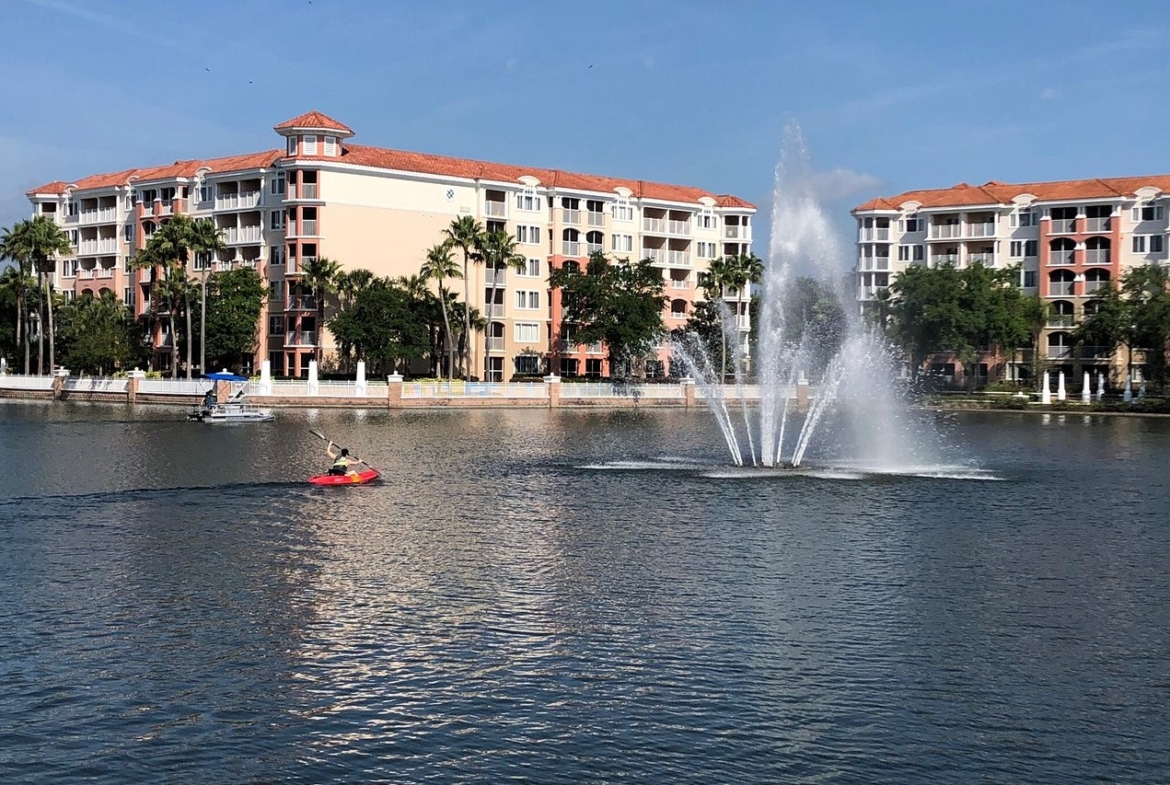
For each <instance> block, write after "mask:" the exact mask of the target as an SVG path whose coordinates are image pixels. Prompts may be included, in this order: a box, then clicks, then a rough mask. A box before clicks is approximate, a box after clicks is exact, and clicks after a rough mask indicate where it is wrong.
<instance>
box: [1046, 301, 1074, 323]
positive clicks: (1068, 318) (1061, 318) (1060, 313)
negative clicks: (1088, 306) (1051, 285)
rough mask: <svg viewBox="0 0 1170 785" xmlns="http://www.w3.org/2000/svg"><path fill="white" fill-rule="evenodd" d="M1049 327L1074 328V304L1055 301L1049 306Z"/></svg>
mask: <svg viewBox="0 0 1170 785" xmlns="http://www.w3.org/2000/svg"><path fill="white" fill-rule="evenodd" d="M1048 308H1049V311H1048V326H1049V327H1072V326H1073V319H1074V313H1075V312H1074V309H1073V304H1072V303H1071V302H1069V301H1068V300H1054V301H1053V302H1052V303H1051V304H1049V306H1048Z"/></svg>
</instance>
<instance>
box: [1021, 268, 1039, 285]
mask: <svg viewBox="0 0 1170 785" xmlns="http://www.w3.org/2000/svg"><path fill="white" fill-rule="evenodd" d="M1024 286H1027V287H1035V286H1036V271H1035V270H1024Z"/></svg>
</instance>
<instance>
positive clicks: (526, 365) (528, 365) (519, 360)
mask: <svg viewBox="0 0 1170 785" xmlns="http://www.w3.org/2000/svg"><path fill="white" fill-rule="evenodd" d="M516 373H517V374H524V375H528V376H531V375H533V374H538V373H540V357H538V356H537V355H535V354H521V355H517V356H516Z"/></svg>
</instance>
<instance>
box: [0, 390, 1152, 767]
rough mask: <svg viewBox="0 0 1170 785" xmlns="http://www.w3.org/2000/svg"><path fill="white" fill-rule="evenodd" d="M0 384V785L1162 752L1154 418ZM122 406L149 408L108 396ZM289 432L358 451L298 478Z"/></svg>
mask: <svg viewBox="0 0 1170 785" xmlns="http://www.w3.org/2000/svg"><path fill="white" fill-rule="evenodd" d="M182 416H183V410H176V409H166V408H161V407H156V408H151V407H139V409H138V410H137V411H136V412H134V413H133V415H132V414H131V411H130V410H129V409H127V408H123V407H102V406H85V405H80V404H75V405H68V404H58V405H53V406H50V405H33V404H29V405H22V404H11V403H5V404H0V497H2V498H3V499H4V501H0V685H2V689H0V781H3V782H4V783H6V784H11V783H16V784H18V785H24V784H25V783H68V782H87V783H119V784H122V783H156V782H179V781H182V782H200V783H270V782H282V783H283V782H289V783H357V782H391V781H392V782H401V783H416V782H453V783H460V782H500V781H505V780H508V779H513V780H516V781H526V782H616V781H637V782H671V783H710V782H737V783H777V782H813V781H815V782H843V783H844V782H850V783H851V782H865V783H877V782H890V783H935V782H967V781H976V780H977V781H983V782H1004V783H1017V782H1029V783H1068V782H1087V781H1123V782H1127V783H1140V782H1151V783H1152V782H1164V781H1165V772H1166V771H1168V770H1170V737H1168V736H1167V734H1166V733H1165V728H1166V726H1167V723H1166V720H1167V715H1166V711H1167V709H1166V707H1167V706H1168V705H1170V581H1168V580H1167V577H1168V572H1170V567H1168V565H1170V489H1168V488H1167V480H1166V475H1165V471H1164V468H1163V467H1164V466H1165V465H1166V464H1167V461H1170V421H1167V420H1144V419H1128V418H1114V419H1104V418H1088V417H1080V416H1074V415H1061V416H1050V417H1046V418H1041V417H1038V416H1035V415H1032V416H1028V415H1006V414H1005V415H967V416H964V417H962V418H959V419H957V420H954V421H945V422H943V423H941V426H940V427H941V428H942V431H943V432H944V433H946V434H947V438H948V439H949V440H950V441H952V442H953V443H955V444H957V445H959V447H960V449H958V450H957V453H958V454H962V455H967V456H969V457H970V458H971V459H972V462H970V463H963V462H959V463H953V464H944V465H937V466H921V467H918V468H917V469H916V470H914V472H913V473H912V474H911V475H905V476H904V475H884V476H883V475H874V474H869V473H866V472H865V471H861V470H850V469H849V468H848V467H838V468H835V469H833V470H815V469H814V470H812V471H810V472H809V473H801V472H784V471H779V470H777V471H773V472H771V473H769V472H767V471H763V470H751V469H736V468H735V467H730V466H728V465H727V460H726V453H725V452H724V450H723V445H722V443H721V441H720V439H719V434H718V427H717V425H716V424H715V422H714V421H713V418H711V417H710V415H709V414H708V413H706V412H684V411H643V412H604V411H567V410H562V411H555V412H549V411H536V410H516V411H467V412H452V411H446V412H443V411H439V412H398V413H383V412H377V413H375V412H370V413H366V414H360V415H359V414H354V413H342V412H320V413H311V412H281V413H280V414H279V417H278V420H277V422H275V423H273V424H270V425H259V426H256V425H254V426H240V427H224V428H212V427H206V426H201V425H198V424H194V423H186V422H182V421H181V419H182ZM138 418H147V419H138ZM310 427H313V428H318V429H320V430H322V431H323V432H324V433H326V434H327V435H329V436H331V437H332V438H334V439H336V440H337V441H339V442H341V443H343V444H346V445H348V446H350V447H352V448H353V449H354V450H355V452H357V453H358V454H359V455H362V456H363V457H365V458H367V459H368V460H370V461H371V462H373V463H375V465H377V466H379V467H380V468H382V469H383V470H385V471H386V472H387V473H388V475H389V476H390V478H391V479H390V481H389V482H386V483H383V484H380V485H377V486H370V487H355V488H340V489H311V488H309V487H307V486H306V485H304V484H303V482H302V480H303V478H304V477H305V476H307V475H308V474H309V473H310V472H312V471H315V470H317V469H320V468H321V467H323V466H325V465H326V464H327V463H328V460H327V458H326V457H325V455H324V452H323V449H322V447H323V445H322V443H321V442H320V441H318V440H316V439H315V438H313V437H312V436H311V435H310V434H309V433H308V428H310Z"/></svg>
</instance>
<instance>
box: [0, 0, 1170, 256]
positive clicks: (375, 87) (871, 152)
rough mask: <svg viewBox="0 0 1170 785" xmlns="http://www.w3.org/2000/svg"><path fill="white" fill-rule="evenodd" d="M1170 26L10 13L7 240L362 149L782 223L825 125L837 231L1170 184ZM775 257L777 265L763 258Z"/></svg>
mask: <svg viewBox="0 0 1170 785" xmlns="http://www.w3.org/2000/svg"><path fill="white" fill-rule="evenodd" d="M1168 24H1170V22H1168V21H1167V17H1166V15H1165V10H1164V8H1163V7H1162V5H1161V4H1159V3H1142V4H1138V3H1125V4H1105V3H1102V2H1074V1H1072V0H1059V1H1058V0H1052V1H1051V2H1043V1H1040V0H1032V1H1031V2H1018V1H1017V2H998V1H996V0H989V1H988V2H982V3H957V2H956V3H950V2H944V3H919V4H897V5H895V4H888V3H876V2H818V3H806V2H800V3H797V2H790V3H785V2H779V1H776V2H769V1H768V0H754V1H753V0H724V1H723V2H719V3H715V2H709V1H708V2H684V1H683V0H673V1H670V2H668V1H665V0H664V1H662V2H654V1H651V0H646V1H644V2H639V1H632V0H625V1H616V2H611V1H610V0H595V1H594V2H590V3H568V2H536V1H535V0H534V1H532V2H528V1H527V0H523V1H522V0H515V1H514V2H509V3H504V2H486V1H485V2H475V3H473V2H455V1H454V0H450V1H449V2H445V3H433V2H416V3H405V2H360V1H358V0H311V2H310V0H282V1H281V2H275V0H273V1H267V2H266V1H263V0H261V1H259V2H239V1H238V0H237V2H220V1H219V0H201V2H197V3H195V2H188V3H171V2H163V3H160V2H158V1H157V0H152V2H145V1H141V0H121V1H120V2H112V1H111V0H0V29H3V30H4V32H5V35H4V47H3V49H0V74H3V79H2V80H0V225H4V226H7V225H10V224H11V223H12V222H13V221H15V220H19V219H20V218H22V217H25V216H26V214H27V202H26V201H25V199H24V196H23V193H24V191H25V190H26V189H28V188H30V187H32V186H34V185H37V184H40V183H42V182H47V181H50V180H54V179H64V180H69V179H76V178H78V177H82V176H84V175H87V174H93V173H96V172H103V171H114V170H118V169H122V168H126V167H129V166H148V165H155V164H162V163H168V162H171V161H174V160H176V159H179V158H195V157H210V156H215V155H227V154H234V153H241V152H250V151H256V150H264V149H268V148H272V147H278V146H279V144H278V143H279V141H280V140H279V139H278V137H277V136H276V135H275V134H274V133H273V132H272V131H271V127H272V126H273V125H274V124H276V123H278V122H280V121H282V120H285V119H287V118H289V117H292V116H295V115H298V114H300V113H302V112H304V111H307V110H309V109H319V110H321V111H323V112H325V113H327V114H329V115H331V116H333V117H335V118H337V119H339V120H342V121H343V122H345V123H347V124H349V125H350V126H351V127H353V128H354V129H355V131H356V132H357V136H356V137H355V141H358V142H361V143H364V144H374V145H381V146H386V147H396V148H402V149H408V150H420V151H426V152H433V153H441V154H447V155H457V156H465V157H470V158H480V159H485V160H493V161H501V162H507V163H518V164H532V165H534V166H545V167H555V168H561V169H569V170H576V171H584V172H590V173H596V174H611V175H619V176H625V177H634V178H644V179H651V180H659V181H664V182H674V183H684V184H690V185H698V186H702V187H704V188H708V189H710V190H713V191H717V192H720V193H724V192H730V193H735V194H737V195H739V196H742V197H744V198H747V199H749V200H751V201H754V202H756V203H757V204H760V205H761V206H764V205H766V203H767V200H768V194H769V193H770V190H771V183H772V177H773V169H774V167H775V164H776V161H777V159H778V158H779V154H780V146H781V140H782V137H783V134H784V128H785V126H786V125H788V124H789V123H792V122H796V123H798V124H799V126H800V127H801V129H802V130H803V133H804V136H805V139H806V141H807V145H808V148H809V150H810V153H811V158H812V166H813V168H814V170H815V171H816V172H817V173H818V174H817V182H818V189H819V190H820V192H821V193H822V195H823V197H824V198H825V201H826V204H827V205H828V206H829V207H830V208H831V209H832V210H833V214H834V217H835V219H836V220H837V221H838V222H839V224H840V225H841V226H842V227H843V228H844V227H848V226H849V223H848V214H847V211H848V208H849V207H851V206H853V205H855V204H857V203H859V202H861V201H864V200H865V199H867V198H869V197H871V196H874V195H878V194H891V193H897V192H900V191H903V190H908V189H911V188H920V187H945V186H949V185H953V184H955V183H957V182H960V181H967V182H973V183H981V182H985V181H987V180H991V179H994V180H1005V181H1013V180H1016V181H1029V180H1050V179H1069V178H1078V177H1093V176H1112V175H1129V174H1143V173H1165V172H1167V171H1170V164H1167V162H1166V160H1165V159H1166V147H1167V144H1166V142H1165V133H1164V129H1165V128H1166V127H1167V125H1168V122H1167V121H1168V120H1170V102H1168V101H1167V100H1166V98H1165V94H1166V85H1167V84H1168V82H1170V80H1168V76H1170V63H1168V61H1167V54H1166V52H1167V50H1166V47H1165V44H1164V43H1163V42H1164V39H1165V32H1166V27H1167V25H1168ZM757 245H758V246H760V245H761V244H760V243H757Z"/></svg>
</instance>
